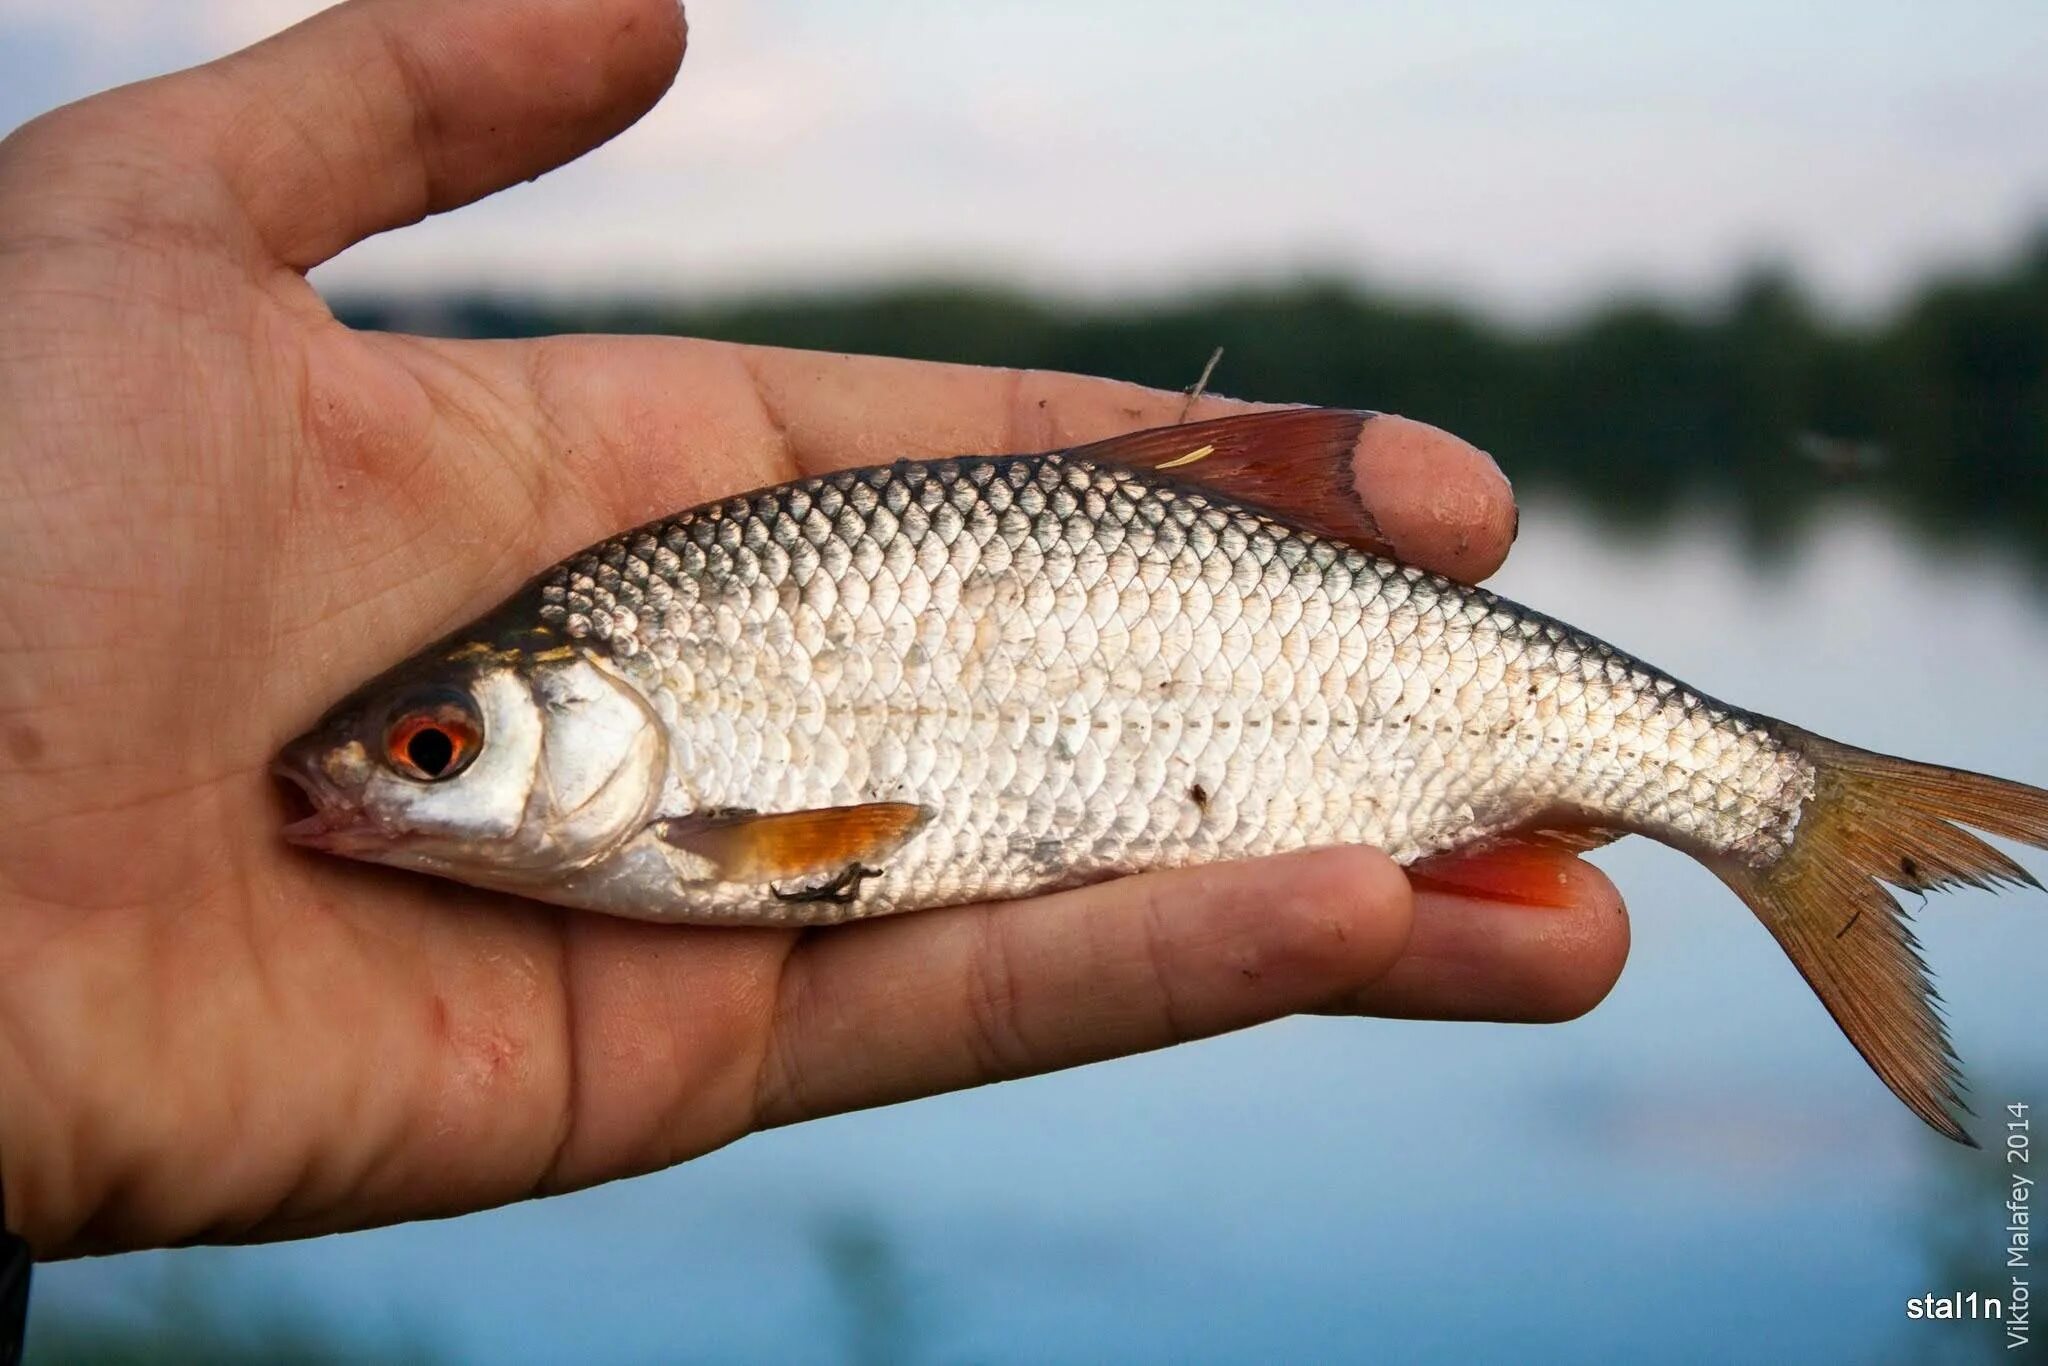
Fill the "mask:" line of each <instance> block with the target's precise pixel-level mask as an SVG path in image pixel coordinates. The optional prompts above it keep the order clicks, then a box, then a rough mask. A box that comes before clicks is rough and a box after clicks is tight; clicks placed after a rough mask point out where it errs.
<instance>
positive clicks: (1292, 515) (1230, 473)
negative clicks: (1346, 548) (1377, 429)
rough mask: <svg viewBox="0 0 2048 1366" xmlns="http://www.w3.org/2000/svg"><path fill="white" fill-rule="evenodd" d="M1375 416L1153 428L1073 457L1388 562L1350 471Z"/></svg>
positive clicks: (1302, 413) (1297, 415)
mask: <svg viewBox="0 0 2048 1366" xmlns="http://www.w3.org/2000/svg"><path fill="white" fill-rule="evenodd" d="M1374 416H1375V414H1372V413H1367V412H1359V411H1356V410H1354V409H1350V408H1282V409H1278V410H1276V411H1273V412H1266V413H1245V414H1242V415H1240V416H1238V417H1220V418H1217V419H1215V420H1214V421H1211V422H1189V423H1185V424H1183V425H1181V426H1178V427H1153V428H1150V429H1148V430H1146V431H1142V432H1131V433H1128V434H1126V435H1124V436H1113V437H1111V438H1109V439H1108V440H1107V441H1098V442H1096V443H1094V444H1093V445H1090V446H1077V447H1075V448H1074V449H1073V450H1071V451H1068V452H1067V454H1068V455H1069V456H1071V457H1073V458H1074V459H1077V460H1089V461H1093V462H1095V463H1097V464H1102V465H1122V466H1124V467H1126V468H1129V469H1143V470H1152V471H1155V472H1157V473H1159V474H1163V475H1165V476H1167V477H1168V478H1170V479H1176V480H1180V481H1181V482H1183V483H1188V484H1198V485H1200V486H1201V487H1203V488H1205V489H1210V490H1212V491H1214V492H1216V493H1220V494H1222V495H1224V496H1225V497H1227V498H1230V499H1231V500H1232V501H1234V502H1239V503H1245V504H1248V505H1250V506H1252V507H1255V508H1258V509H1259V510H1261V511H1263V512H1270V513H1272V514H1273V515H1274V516H1276V517H1278V518H1280V519H1281V520H1282V521H1285V522H1288V523H1291V524H1292V525H1294V526H1298V527H1300V528H1301V529H1302V530H1304V531H1312V532H1314V533H1315V534H1316V535H1318V536H1327V537H1329V538H1330V539H1331V540H1336V541H1344V542H1346V543H1347V544H1350V545H1353V546H1356V547H1357V548H1358V549H1360V550H1363V551H1365V552H1367V553H1368V554H1373V555H1385V554H1388V553H1389V549H1388V546H1387V539H1386V537H1385V536H1384V535H1382V534H1381V532H1380V529H1379V525H1378V523H1376V522H1374V521H1373V519H1372V514H1371V513H1370V512H1367V511H1366V509H1365V503H1364V502H1363V501H1362V500H1361V499H1360V498H1359V496H1358V476H1357V473H1356V471H1355V469H1354V467H1353V463H1352V453H1353V452H1354V451H1355V450H1356V449H1357V447H1358V435H1359V433H1360V432H1361V431H1363V430H1364V428H1365V424H1366V423H1367V422H1368V421H1369V420H1371V419H1372V418H1373V417H1374Z"/></svg>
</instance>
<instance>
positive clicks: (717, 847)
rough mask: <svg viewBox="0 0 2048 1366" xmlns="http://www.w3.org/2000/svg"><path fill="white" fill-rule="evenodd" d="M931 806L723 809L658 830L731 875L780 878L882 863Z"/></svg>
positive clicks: (721, 874) (723, 876) (734, 878)
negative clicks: (785, 809)
mask: <svg viewBox="0 0 2048 1366" xmlns="http://www.w3.org/2000/svg"><path fill="white" fill-rule="evenodd" d="M930 817H931V812H929V811H927V810H926V809H925V808H924V807H922V806H917V805H914V804H912V803H909V802H868V803H866V804H864V805H861V806H831V807H823V808H820V809H818V810H814V811H783V812H773V813H762V812H755V811H740V812H718V813H707V814H701V815H692V816H677V817H674V818H672V819H669V820H664V821H658V822H656V823H655V826H654V831H655V834H656V835H657V836H658V837H659V838H661V839H662V840H663V841H665V842H667V843H669V844H672V845H674V846H675V847H676V848H678V849H682V850H685V851H687V852H689V853H692V854H695V855H697V856H698V857H699V858H702V859H706V860H708V861H709V862H710V863H711V864H712V866H713V867H714V868H715V869H716V875H717V877H718V878H719V879H720V880H721V881H726V882H775V881H787V880H791V879H796V878H804V877H811V876H815V875H817V874H820V873H833V874H837V873H839V872H841V871H842V870H843V869H845V868H847V867H848V866H850V865H854V864H870V865H872V864H875V863H878V862H880V861H881V860H883V859H886V858H887V857H888V856H889V855H890V854H892V853H894V852H895V851H896V850H898V849H900V848H901V847H902V846H903V843H904V841H905V840H907V839H909V838H910V837H911V836H912V835H914V834H916V833H917V831H918V830H919V828H921V827H922V826H923V825H924V823H925V822H926V821H927V820H928V819H930Z"/></svg>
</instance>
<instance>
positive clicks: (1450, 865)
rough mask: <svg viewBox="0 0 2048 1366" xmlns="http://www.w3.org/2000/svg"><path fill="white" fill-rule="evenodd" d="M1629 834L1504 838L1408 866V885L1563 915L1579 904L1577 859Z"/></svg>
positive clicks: (1541, 833)
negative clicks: (1557, 911) (1554, 911)
mask: <svg viewBox="0 0 2048 1366" xmlns="http://www.w3.org/2000/svg"><path fill="white" fill-rule="evenodd" d="M1625 833H1627V832H1626V831H1621V830H1603V829H1598V828H1586V829H1574V830H1532V831H1529V832H1527V833H1526V834H1518V835H1509V836H1504V837H1503V838H1501V839H1498V840H1492V841H1489V842H1488V843H1486V844H1482V845H1479V846H1476V847H1474V848H1471V849H1463V850H1458V851H1456V852H1453V853H1449V854H1438V855H1436V856H1434V857H1432V858H1426V859H1422V860H1420V861H1418V862H1416V863H1413V864H1410V865H1409V867H1408V881H1409V882H1410V883H1412V884H1414V885H1415V886H1416V887H1417V888H1419V889H1422V890H1425V891H1432V892H1448V893H1450V894H1452V895H1454V896H1474V897H1481V898H1484V899H1485V900H1487V901H1505V902H1508V903H1510V904H1512V905H1516V906H1544V907H1548V908H1550V909H1552V910H1564V909H1566V908H1568V907H1571V906H1575V905H1577V904H1578V900H1579V898H1578V891H1579V887H1580V883H1579V879H1578V877H1577V875H1576V874H1575V872H1574V871H1573V865H1575V864H1576V863H1577V862H1578V855H1579V854H1581V853H1583V852H1584V851H1586V850H1588V849H1597V848H1599V847H1600V846H1601V845H1603V844H1607V843H1609V842H1611V841H1613V840H1616V839H1619V838H1620V837H1621V836H1622V835H1623V834H1625Z"/></svg>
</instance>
